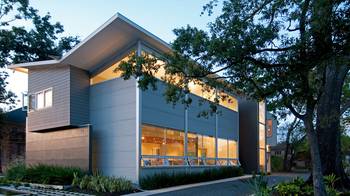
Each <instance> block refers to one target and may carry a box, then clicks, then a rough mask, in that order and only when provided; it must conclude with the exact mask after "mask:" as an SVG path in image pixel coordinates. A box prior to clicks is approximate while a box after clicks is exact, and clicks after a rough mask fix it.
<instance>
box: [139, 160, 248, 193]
mask: <svg viewBox="0 0 350 196" xmlns="http://www.w3.org/2000/svg"><path fill="white" fill-rule="evenodd" d="M242 175H243V169H242V168H241V167H231V166H230V167H222V168H212V169H206V170H204V171H203V172H192V173H191V172H174V173H170V174H169V173H159V174H154V175H150V176H146V177H144V178H141V180H140V186H141V188H142V189H146V190H150V189H159V188H165V187H171V186H177V185H184V184H192V183H198V182H206V181H212V180H219V179H224V178H231V177H236V176H242Z"/></svg>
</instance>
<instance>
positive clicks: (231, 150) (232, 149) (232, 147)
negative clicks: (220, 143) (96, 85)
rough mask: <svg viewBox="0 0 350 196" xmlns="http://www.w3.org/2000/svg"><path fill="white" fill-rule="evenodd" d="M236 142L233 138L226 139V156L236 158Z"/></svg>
mask: <svg viewBox="0 0 350 196" xmlns="http://www.w3.org/2000/svg"><path fill="white" fill-rule="evenodd" d="M237 151H238V149H237V142H236V141H234V140H229V141H228V158H230V159H237V158H238V156H237V154H238V153H237Z"/></svg>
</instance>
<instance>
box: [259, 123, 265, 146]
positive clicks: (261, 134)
mask: <svg viewBox="0 0 350 196" xmlns="http://www.w3.org/2000/svg"><path fill="white" fill-rule="evenodd" d="M265 132H266V131H265V125H263V124H259V147H260V148H265V146H266V142H265Z"/></svg>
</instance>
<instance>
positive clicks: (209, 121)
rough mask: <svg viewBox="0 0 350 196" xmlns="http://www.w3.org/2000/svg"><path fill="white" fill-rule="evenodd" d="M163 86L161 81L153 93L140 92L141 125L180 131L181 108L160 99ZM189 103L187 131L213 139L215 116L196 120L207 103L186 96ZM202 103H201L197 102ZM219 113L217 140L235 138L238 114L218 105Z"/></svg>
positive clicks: (181, 106) (182, 108) (194, 96)
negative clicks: (188, 98)
mask: <svg viewBox="0 0 350 196" xmlns="http://www.w3.org/2000/svg"><path fill="white" fill-rule="evenodd" d="M164 89H165V85H164V84H163V83H161V82H159V83H158V85H157V90H156V91H153V90H152V89H149V90H146V91H143V92H142V118H141V119H142V123H146V124H152V125H156V126H163V127H167V128H173V129H178V130H184V119H185V118H184V117H185V116H184V113H185V106H184V105H183V104H181V103H177V104H176V105H175V106H173V105H172V104H169V103H166V101H165V97H164V95H163V94H164ZM190 97H191V99H192V103H191V105H190V108H189V110H188V111H189V112H188V114H189V120H188V126H189V132H193V133H198V134H204V135H210V136H215V128H216V123H215V115H208V116H207V118H206V117H198V114H199V113H200V112H202V111H208V110H209V103H208V101H205V100H203V99H202V98H200V97H198V96H196V95H190ZM200 100H202V102H201V104H199V101H200ZM219 109H220V110H222V113H221V115H219V116H218V118H219V137H222V138H226V139H227V138H229V139H236V140H237V139H238V125H239V122H238V121H239V120H238V113H237V112H234V111H230V110H228V109H226V108H224V107H221V106H219Z"/></svg>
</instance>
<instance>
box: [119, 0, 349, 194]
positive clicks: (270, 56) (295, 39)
mask: <svg viewBox="0 0 350 196" xmlns="http://www.w3.org/2000/svg"><path fill="white" fill-rule="evenodd" d="M217 5H222V9H221V13H220V15H219V16H218V17H216V18H215V20H214V21H213V22H211V23H209V30H207V31H205V30H200V29H198V28H196V27H191V26H186V27H183V28H179V29H175V30H174V32H175V34H176V36H177V38H176V40H175V41H174V42H173V43H172V47H173V49H174V52H173V53H172V54H170V55H169V56H168V57H167V58H166V60H165V64H164V67H165V70H166V73H167V74H169V75H171V76H169V77H168V78H170V79H169V81H171V82H172V84H174V83H175V86H178V87H181V88H173V87H172V86H173V85H169V88H168V91H167V92H168V93H167V94H166V95H167V97H168V98H167V99H168V100H178V99H179V98H181V97H183V96H179V95H182V94H183V93H186V92H187V91H186V86H187V84H188V83H189V82H190V81H193V82H196V81H198V79H202V81H203V82H204V83H208V84H214V83H215V85H216V86H218V85H219V86H220V87H221V88H224V89H225V90H227V91H234V92H237V91H238V92H244V93H245V94H246V95H248V96H250V97H253V98H256V99H263V98H266V97H267V98H269V103H270V105H273V106H274V107H280V108H283V107H284V108H288V109H289V110H290V111H291V112H292V113H293V115H295V116H296V117H298V118H299V119H301V120H302V121H303V122H304V127H305V129H306V132H307V136H308V141H309V144H310V151H311V157H312V160H313V161H312V167H313V171H312V172H313V184H314V192H315V195H325V189H324V184H323V180H322V173H325V174H327V172H334V173H335V174H336V175H338V176H339V177H341V182H344V183H343V185H344V186H346V184H348V183H347V182H348V179H347V177H346V176H344V175H343V174H344V171H343V166H342V163H341V161H339V159H338V158H339V156H340V129H339V122H340V106H341V96H342V87H343V84H344V79H345V76H346V75H347V73H348V70H349V62H350V61H349V60H350V59H349V54H350V53H349V52H350V47H349V46H350V45H349V41H350V37H349V30H350V19H349V16H350V10H349V7H350V2H349V1H347V0H338V1H332V0H293V1H292V0H222V1H219V0H212V1H210V2H209V3H208V4H207V5H205V6H204V11H205V12H207V13H208V14H209V15H210V14H212V13H213V10H214V7H215V6H217ZM145 59H146V60H145ZM147 59H149V57H148V56H147V55H144V56H143V57H135V58H133V59H131V60H130V61H129V62H125V63H122V64H121V65H120V67H119V70H122V71H123V72H124V77H125V78H128V77H130V76H131V75H134V76H136V77H140V76H142V77H140V80H139V81H140V85H141V86H148V85H150V84H152V85H153V84H154V80H152V79H150V78H151V77H150V76H151V75H154V74H155V73H156V72H157V70H159V65H154V64H152V63H146V62H147ZM198 64H200V65H201V66H198ZM172 76H176V78H180V79H175V80H174V77H172ZM222 80H224V81H225V83H223V82H222ZM201 84H202V83H201ZM227 84H228V85H227ZM296 108H301V109H300V110H297V109H296ZM315 114H316V116H315ZM315 119H317V124H315V123H314V122H315ZM325 143H327V145H325ZM322 145H323V146H329V145H331V146H332V148H329V149H326V148H320V146H322ZM320 149H321V150H322V153H321V154H322V156H320V153H319V150H320ZM323 155H325V156H323ZM334 155H335V156H334ZM330 156H333V157H336V158H333V157H330ZM321 159H322V165H321ZM324 161H325V163H323V162H324ZM340 184H342V183H340Z"/></svg>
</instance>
